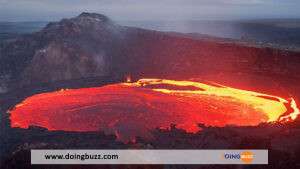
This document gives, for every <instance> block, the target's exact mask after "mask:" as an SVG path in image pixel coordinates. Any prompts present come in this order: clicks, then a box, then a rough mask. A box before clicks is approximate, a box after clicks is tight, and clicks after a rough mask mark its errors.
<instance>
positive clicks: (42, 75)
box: [0, 13, 300, 88]
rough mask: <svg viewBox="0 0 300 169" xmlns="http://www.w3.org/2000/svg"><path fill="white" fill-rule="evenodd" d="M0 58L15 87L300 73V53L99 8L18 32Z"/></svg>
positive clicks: (2, 70)
mask: <svg viewBox="0 0 300 169" xmlns="http://www.w3.org/2000/svg"><path fill="white" fill-rule="evenodd" d="M0 61H1V62H0V75H1V76H0V77H6V78H7V77H9V79H10V80H9V81H10V82H9V83H10V86H11V88H12V86H13V87H16V86H17V87H20V86H23V85H32V84H40V83H45V82H56V81H61V80H72V79H80V78H86V77H98V76H99V77H100V76H110V77H123V76H124V75H126V74H131V75H133V76H135V77H154V76H155V77H166V78H167V77H178V78H180V77H188V78H189V77H193V76H194V75H199V74H206V73H207V74H209V73H218V72H229V73H237V72H246V73H253V74H255V73H268V74H280V75H288V76H299V73H300V72H299V71H300V70H298V67H299V66H300V53H296V52H287V51H281V50H278V49H270V48H257V47H248V46H244V45H240V44H237V43H226V42H221V41H215V40H211V41H210V40H207V39H201V38H200V39H199V38H192V37H190V36H184V35H180V36H177V35H176V34H173V33H163V32H157V31H150V30H144V29H138V28H131V27H123V26H120V25H117V24H115V23H114V22H113V21H111V20H110V19H109V18H107V17H106V16H103V15H100V14H94V13H82V14H81V15H79V16H78V17H75V18H71V19H63V20H61V21H60V22H55V23H49V24H48V25H47V26H46V27H45V28H44V29H43V30H42V31H40V32H37V33H34V34H32V35H26V36H22V37H20V38H18V39H17V40H15V41H14V42H11V43H9V44H7V45H5V46H3V47H2V48H1V51H0ZM2 79H3V78H2Z"/></svg>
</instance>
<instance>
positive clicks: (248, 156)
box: [224, 151, 254, 164]
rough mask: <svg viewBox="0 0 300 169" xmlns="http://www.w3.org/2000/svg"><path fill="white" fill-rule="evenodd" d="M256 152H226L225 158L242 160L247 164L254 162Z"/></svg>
mask: <svg viewBox="0 0 300 169" xmlns="http://www.w3.org/2000/svg"><path fill="white" fill-rule="evenodd" d="M253 158H254V154H253V153H252V152H250V151H244V152H241V153H224V159H226V160H241V161H242V162H243V163H245V164H250V163H252V161H253Z"/></svg>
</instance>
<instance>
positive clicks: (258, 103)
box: [126, 79, 299, 122]
mask: <svg viewBox="0 0 300 169" xmlns="http://www.w3.org/2000/svg"><path fill="white" fill-rule="evenodd" d="M126 85H130V86H138V87H141V86H148V85H174V86H184V87H189V86H190V87H196V88H199V90H173V89H162V88H152V90H154V91H157V92H162V93H166V94H176V95H189V96H195V97H197V95H213V96H219V97H226V98H231V99H233V100H236V101H239V102H242V103H244V104H246V105H249V106H251V107H253V108H254V109H256V110H259V111H261V112H263V113H265V114H266V115H267V117H268V121H269V122H271V121H277V120H278V119H279V118H280V116H281V115H283V114H284V113H285V112H286V111H287V108H286V106H285V104H288V103H289V102H288V101H287V100H286V99H284V98H281V97H278V96H273V95H268V94H263V93H258V92H253V91H247V90H241V89H235V88H231V87H227V86H222V85H208V84H204V83H200V82H193V81H176V80H167V79H140V80H139V81H137V82H135V83H126ZM154 87H155V86H154ZM290 106H291V108H293V110H294V112H293V113H291V114H290V115H289V116H291V117H292V119H296V117H297V116H298V115H299V109H298V108H297V105H296V102H295V101H294V100H292V102H291V105H290Z"/></svg>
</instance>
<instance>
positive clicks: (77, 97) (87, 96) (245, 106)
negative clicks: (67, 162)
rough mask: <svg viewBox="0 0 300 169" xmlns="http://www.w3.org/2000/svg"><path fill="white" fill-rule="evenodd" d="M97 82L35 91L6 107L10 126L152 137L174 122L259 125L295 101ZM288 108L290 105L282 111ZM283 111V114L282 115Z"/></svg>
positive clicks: (150, 83)
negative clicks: (67, 88) (75, 87)
mask: <svg viewBox="0 0 300 169" xmlns="http://www.w3.org/2000/svg"><path fill="white" fill-rule="evenodd" d="M127 81H128V83H119V84H113V85H107V86H103V87H95V88H83V89H72V90H61V91H56V92H51V93H43V94H37V95H34V96H32V97H29V98H27V99H25V100H24V101H23V102H22V103H20V104H18V105H16V106H15V108H14V109H13V110H11V111H10V113H11V116H10V119H11V126H12V127H21V128H28V127H29V126H31V125H34V126H41V127H45V128H47V129H49V130H64V131H98V130H103V131H105V132H107V133H114V134H116V136H117V137H118V138H119V139H120V140H124V141H125V140H129V139H134V138H135V137H136V136H140V137H144V138H150V137H151V132H150V130H152V129H155V128H168V127H169V126H170V125H171V124H177V127H178V128H181V129H184V130H186V131H187V132H197V131H198V130H199V127H198V125H197V124H199V123H203V124H205V125H211V126H225V125H239V126H247V125H258V124H259V123H261V122H272V121H277V120H279V119H280V120H282V121H288V120H294V119H296V117H297V116H298V115H299V109H298V108H297V105H296V102H295V101H294V100H293V99H292V100H291V101H290V102H289V101H288V100H286V99H284V98H281V97H277V96H272V95H267V94H262V93H257V92H253V91H246V90H240V89H235V88H231V87H226V86H222V85H218V84H204V83H200V82H194V81H175V80H166V79H141V80H139V81H137V82H135V83H130V82H129V81H130V80H127ZM288 110H292V111H291V112H289V114H287V115H286V112H288ZM283 115H285V116H283Z"/></svg>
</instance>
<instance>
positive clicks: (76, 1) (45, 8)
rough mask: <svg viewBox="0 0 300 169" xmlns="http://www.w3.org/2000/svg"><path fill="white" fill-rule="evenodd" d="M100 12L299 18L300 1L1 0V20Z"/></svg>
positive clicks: (119, 16) (118, 16)
mask: <svg viewBox="0 0 300 169" xmlns="http://www.w3.org/2000/svg"><path fill="white" fill-rule="evenodd" d="M83 11H87V12H97V13H102V14H105V15H107V16H109V17H111V18H113V19H115V20H186V19H193V20H197V19H199V20H206V19H255V18H290V17H292V18H296V17H297V18H300V0H0V21H49V20H59V19H61V18H63V17H72V16H76V15H78V14H79V13H81V12H83Z"/></svg>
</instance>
